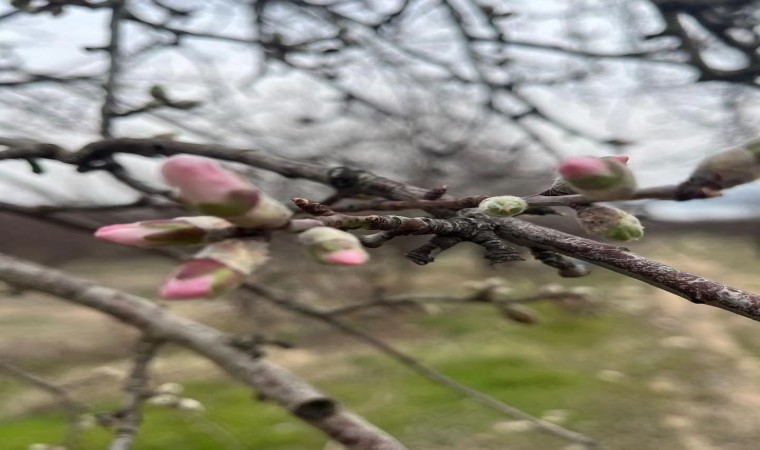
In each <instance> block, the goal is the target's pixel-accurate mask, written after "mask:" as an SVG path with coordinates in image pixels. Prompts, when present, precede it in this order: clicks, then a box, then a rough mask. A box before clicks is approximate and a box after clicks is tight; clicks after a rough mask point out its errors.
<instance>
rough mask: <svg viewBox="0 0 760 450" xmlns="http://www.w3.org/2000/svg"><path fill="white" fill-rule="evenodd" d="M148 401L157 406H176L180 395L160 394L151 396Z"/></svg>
mask: <svg viewBox="0 0 760 450" xmlns="http://www.w3.org/2000/svg"><path fill="white" fill-rule="evenodd" d="M147 402H148V403H150V404H151V405H156V406H175V405H176V404H177V403H178V402H179V397H177V396H176V395H174V394H159V395H154V396H153V397H151V398H149V399H148V400H147Z"/></svg>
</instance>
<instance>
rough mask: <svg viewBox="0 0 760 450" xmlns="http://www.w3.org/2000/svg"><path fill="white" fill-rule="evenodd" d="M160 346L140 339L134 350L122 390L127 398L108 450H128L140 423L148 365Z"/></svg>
mask: <svg viewBox="0 0 760 450" xmlns="http://www.w3.org/2000/svg"><path fill="white" fill-rule="evenodd" d="M160 346H161V344H160V343H159V342H157V341H153V340H150V339H141V340H140V342H138V344H137V349H136V350H135V357H134V362H133V363H132V371H131V372H130V374H129V377H128V379H127V383H126V385H125V386H124V390H125V391H126V393H127V398H126V399H125V401H124V406H123V408H122V409H121V410H120V411H119V412H118V426H117V428H116V433H115V435H114V439H113V441H111V445H110V446H109V447H108V449H109V450H130V449H131V448H132V447H133V445H134V442H135V438H136V437H137V432H138V431H139V429H140V424H141V423H142V411H141V407H142V403H143V401H144V400H145V397H146V392H147V389H148V383H149V381H150V380H149V375H148V365H149V364H150V362H151V361H152V360H153V359H154V358H155V357H156V354H157V352H158V349H159V347H160Z"/></svg>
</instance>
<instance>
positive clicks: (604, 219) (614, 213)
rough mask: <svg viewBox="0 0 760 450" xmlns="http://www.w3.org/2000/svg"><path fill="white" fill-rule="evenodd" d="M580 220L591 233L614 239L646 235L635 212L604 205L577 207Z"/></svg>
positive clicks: (635, 238) (627, 239)
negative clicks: (630, 212) (631, 212)
mask: <svg viewBox="0 0 760 450" xmlns="http://www.w3.org/2000/svg"><path fill="white" fill-rule="evenodd" d="M576 212H577V214H578V222H579V224H580V225H581V227H582V228H583V229H584V230H585V231H586V232H587V233H589V234H593V235H596V236H600V237H603V238H606V239H611V240H614V241H637V240H639V239H641V238H642V237H644V227H643V226H642V225H641V222H639V219H637V218H636V216H634V215H633V214H629V213H627V212H625V211H623V210H620V209H617V208H612V207H610V206H604V205H589V206H583V207H580V208H577V209H576Z"/></svg>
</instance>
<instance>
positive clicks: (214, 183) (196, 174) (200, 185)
mask: <svg viewBox="0 0 760 450" xmlns="http://www.w3.org/2000/svg"><path fill="white" fill-rule="evenodd" d="M161 174H162V175H163V176H164V179H166V182H167V183H169V184H170V185H171V186H174V187H177V188H179V190H180V191H181V194H182V197H183V198H184V199H185V200H187V201H190V202H192V203H222V202H226V201H228V200H229V197H230V195H231V194H232V193H235V192H241V191H242V192H250V191H253V192H255V190H256V189H255V188H254V186H253V185H251V184H249V183H247V182H246V181H245V180H243V179H242V178H240V177H239V176H237V175H236V174H234V173H232V172H229V171H227V170H225V169H224V168H222V166H220V165H219V164H217V163H216V162H215V161H213V160H211V159H207V158H201V157H198V156H189V155H179V156H172V157H171V158H169V159H167V160H166V162H165V163H164V164H163V166H162V167H161ZM238 195H240V194H238Z"/></svg>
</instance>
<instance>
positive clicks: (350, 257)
mask: <svg viewBox="0 0 760 450" xmlns="http://www.w3.org/2000/svg"><path fill="white" fill-rule="evenodd" d="M298 240H299V241H300V242H301V244H303V245H304V246H306V248H307V249H308V250H309V252H310V253H311V254H312V255H313V256H314V258H316V259H317V261H319V262H322V263H324V264H331V265H338V266H358V265H361V264H364V263H365V262H367V261H368V260H369V254H368V253H367V251H366V250H364V247H363V246H362V244H361V242H359V239H358V238H357V237H356V236H354V235H353V234H351V233H347V232H345V231H341V230H338V229H335V228H330V227H315V228H311V229H309V230H306V231H304V232H303V233H301V234H299V235H298Z"/></svg>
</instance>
